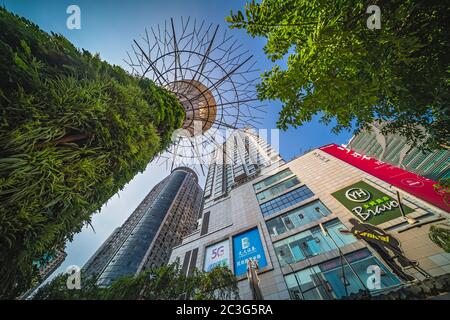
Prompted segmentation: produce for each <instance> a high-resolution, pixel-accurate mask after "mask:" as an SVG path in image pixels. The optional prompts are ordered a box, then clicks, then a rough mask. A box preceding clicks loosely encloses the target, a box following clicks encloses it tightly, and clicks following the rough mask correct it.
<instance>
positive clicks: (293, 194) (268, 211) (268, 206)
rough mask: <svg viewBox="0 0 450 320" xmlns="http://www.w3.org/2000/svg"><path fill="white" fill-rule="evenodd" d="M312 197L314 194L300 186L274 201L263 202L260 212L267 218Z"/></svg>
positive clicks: (305, 187)
mask: <svg viewBox="0 0 450 320" xmlns="http://www.w3.org/2000/svg"><path fill="white" fill-rule="evenodd" d="M313 196H314V193H312V191H311V190H309V188H308V187H307V186H301V187H299V188H297V189H295V190H292V191H289V192H288V193H285V194H283V195H281V196H279V197H277V198H275V199H272V200H269V201H267V202H264V203H263V204H261V205H260V208H261V212H262V214H263V215H264V216H269V215H272V214H274V213H276V212H279V211H281V210H283V209H285V208H288V207H290V206H292V205H294V204H296V203H299V202H302V201H303V200H306V199H308V198H311V197H313Z"/></svg>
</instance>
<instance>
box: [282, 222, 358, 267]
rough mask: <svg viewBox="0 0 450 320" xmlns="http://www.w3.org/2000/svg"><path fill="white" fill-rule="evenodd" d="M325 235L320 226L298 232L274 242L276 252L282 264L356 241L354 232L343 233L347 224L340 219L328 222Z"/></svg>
mask: <svg viewBox="0 0 450 320" xmlns="http://www.w3.org/2000/svg"><path fill="white" fill-rule="evenodd" d="M324 226H325V227H326V228H327V229H328V236H325V235H324V234H323V232H322V230H321V228H320V227H319V226H317V227H314V228H312V229H309V230H306V231H303V232H300V233H297V234H296V235H293V236H291V237H289V238H286V239H284V240H281V241H278V242H275V243H274V248H275V253H276V255H277V257H278V261H279V262H280V265H281V266H285V265H288V264H291V263H295V262H298V261H302V260H305V259H307V258H311V257H314V256H317V255H319V254H322V253H325V252H328V251H332V250H335V249H337V247H336V245H337V246H339V247H343V246H345V245H347V244H350V243H353V242H356V241H357V240H356V238H355V237H354V236H353V235H352V234H348V233H342V232H340V230H346V228H345V226H344V225H343V224H342V223H341V222H340V221H339V220H338V219H335V220H333V221H330V222H327V223H325V224H324Z"/></svg>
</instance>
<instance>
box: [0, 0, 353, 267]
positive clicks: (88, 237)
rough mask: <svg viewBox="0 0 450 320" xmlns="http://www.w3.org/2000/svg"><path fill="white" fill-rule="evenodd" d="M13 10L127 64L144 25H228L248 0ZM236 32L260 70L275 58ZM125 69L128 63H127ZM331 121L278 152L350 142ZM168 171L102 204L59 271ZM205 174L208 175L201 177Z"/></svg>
mask: <svg viewBox="0 0 450 320" xmlns="http://www.w3.org/2000/svg"><path fill="white" fill-rule="evenodd" d="M0 3H3V5H4V6H5V7H6V8H7V9H8V10H10V11H12V12H14V13H16V14H19V15H21V16H24V17H26V18H27V19H29V20H31V21H33V22H35V23H36V24H38V25H39V26H40V27H41V28H42V29H43V30H45V31H47V32H50V31H53V32H56V33H60V34H62V35H64V36H65V37H66V38H67V39H69V40H70V41H71V42H72V43H74V44H75V46H77V47H79V48H84V49H86V50H89V51H90V52H93V53H94V52H98V53H100V56H101V57H102V59H104V60H106V61H108V62H110V63H112V64H117V65H120V66H122V67H124V68H126V67H127V66H126V64H125V63H124V62H123V60H122V59H124V58H126V52H127V50H130V46H131V42H132V40H133V39H135V38H137V37H139V35H141V34H142V33H143V32H144V28H145V27H147V28H149V27H150V26H156V25H157V24H161V23H164V21H165V20H166V19H170V17H173V18H174V19H175V18H176V19H179V18H180V17H181V16H183V17H187V16H191V18H192V19H193V18H197V19H204V20H205V21H206V22H211V23H216V24H219V25H221V28H227V24H226V22H225V21H224V18H225V16H227V15H228V14H229V12H230V10H231V9H233V10H237V9H240V8H242V7H243V6H244V3H245V1H242V0H165V1H162V0H128V1H123V0H109V1H106V0H96V1H92V0H85V1H83V0H70V1H67V0H40V1H35V0H3V1H2V2H0ZM72 4H75V5H78V6H79V7H80V9H81V29H80V30H77V29H74V30H69V29H68V28H67V27H66V20H67V17H68V16H69V15H68V14H67V13H66V9H67V7H68V6H69V5H72ZM231 32H232V34H233V36H234V37H236V38H237V39H239V40H240V41H241V42H242V43H244V46H245V49H248V50H250V51H251V53H252V54H253V55H254V57H255V58H256V60H257V65H256V67H257V68H258V69H260V70H261V71H264V70H268V69H270V68H271V66H272V63H271V62H270V61H269V60H268V59H267V58H266V57H265V55H264V53H263V51H262V48H263V46H264V44H265V40H264V39H261V38H256V39H253V38H251V37H250V36H248V35H247V34H246V33H245V31H243V30H234V29H233V30H232V31H231ZM126 69H127V68H126ZM266 104H267V113H266V115H265V118H264V121H263V125H262V127H263V128H267V129H271V128H275V123H276V121H277V119H278V112H279V111H280V110H281V105H280V103H279V102H267V103H266ZM330 128H331V127H327V126H325V125H323V124H320V123H318V121H317V119H313V121H311V122H310V123H308V124H306V125H304V126H302V127H300V128H297V129H292V128H291V129H289V130H287V131H285V132H280V153H281V156H282V157H283V158H284V159H285V160H289V159H291V158H292V157H293V156H295V155H299V154H300V153H302V152H304V151H306V150H308V149H311V148H313V147H319V146H322V145H325V144H328V143H331V142H334V143H338V144H340V143H346V142H347V141H348V140H349V138H350V137H351V133H349V132H344V133H342V134H339V135H335V134H333V133H331V131H330ZM167 174H168V172H167V171H166V170H164V168H163V167H155V165H153V164H150V165H149V166H148V167H147V170H146V171H145V172H143V173H142V174H139V175H137V176H136V177H135V178H134V179H133V180H132V181H131V182H130V183H129V184H128V185H127V186H126V187H125V189H124V190H122V191H121V192H119V194H117V195H116V196H114V197H113V198H111V199H110V201H109V202H108V203H107V204H106V205H105V206H103V207H102V209H101V211H100V213H98V214H96V215H95V216H94V218H93V226H94V228H95V231H96V232H95V233H94V232H93V231H92V229H91V228H85V229H83V231H82V232H81V233H80V234H78V235H76V236H75V238H74V241H73V242H72V243H69V244H68V245H67V249H66V251H67V253H68V256H67V258H66V260H65V262H64V263H63V265H62V266H61V267H60V268H59V269H58V272H61V271H63V270H65V269H66V268H67V266H70V265H73V264H75V265H79V266H82V265H83V264H84V263H85V262H86V261H87V259H88V258H89V257H90V256H91V255H92V254H93V253H94V252H95V250H96V249H97V248H98V247H99V246H100V245H101V243H102V242H103V241H104V240H105V239H106V237H107V236H108V235H109V234H110V233H111V232H112V231H113V230H114V229H115V228H116V227H118V226H120V225H121V224H122V222H123V221H124V220H125V219H126V218H127V217H128V216H129V215H130V214H131V212H132V211H133V210H134V209H135V208H136V207H137V205H138V204H139V202H140V201H141V200H142V199H143V198H144V197H145V195H146V194H147V193H148V192H149V191H150V189H151V188H152V187H153V186H154V185H155V184H156V183H157V182H159V181H160V180H161V179H162V178H164V177H165V176H166V175H167ZM201 180H204V179H201Z"/></svg>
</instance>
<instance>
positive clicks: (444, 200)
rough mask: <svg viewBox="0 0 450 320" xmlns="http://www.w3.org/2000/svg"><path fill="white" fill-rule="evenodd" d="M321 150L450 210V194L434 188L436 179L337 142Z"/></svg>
mask: <svg viewBox="0 0 450 320" xmlns="http://www.w3.org/2000/svg"><path fill="white" fill-rule="evenodd" d="M320 150H322V151H323V152H326V153H328V154H329V155H331V156H333V157H335V158H338V159H340V160H342V161H345V162H347V163H348V164H350V165H352V166H354V167H356V168H358V169H360V170H362V171H364V172H367V173H368V174H371V175H372V176H374V177H377V178H378V179H381V180H383V181H385V182H387V183H389V184H391V185H393V186H395V187H397V188H399V189H402V190H404V191H406V192H408V193H410V194H412V195H414V196H416V197H418V198H420V199H422V200H424V201H426V202H428V203H430V204H432V205H435V206H436V207H439V208H441V209H443V210H445V211H447V212H450V205H449V203H450V199H449V197H450V196H449V195H448V194H445V192H439V191H437V190H436V189H435V188H434V186H435V185H436V184H437V182H436V181H433V180H431V179H427V178H425V177H422V176H419V175H417V174H415V173H412V172H409V171H406V170H403V169H401V168H398V167H395V166H393V165H390V164H389V163H386V162H383V161H379V160H376V159H373V158H371V157H368V156H366V155H363V154H360V153H358V152H355V151H353V150H350V149H347V148H345V147H341V146H338V145H336V144H329V145H327V146H323V147H321V148H320Z"/></svg>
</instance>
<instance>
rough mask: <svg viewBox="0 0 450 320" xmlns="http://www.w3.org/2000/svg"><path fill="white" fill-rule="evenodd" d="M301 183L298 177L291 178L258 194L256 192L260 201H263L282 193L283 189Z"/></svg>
mask: <svg viewBox="0 0 450 320" xmlns="http://www.w3.org/2000/svg"><path fill="white" fill-rule="evenodd" d="M299 183H300V180H298V179H297V177H292V178H289V179H287V180H285V181H283V182H280V183H278V184H276V185H274V186H273V187H270V188H269V189H266V190H264V191H262V192H260V193H258V194H256V198H257V199H258V202H263V201H265V200H267V199H270V198H272V197H275V196H276V195H278V194H280V193H282V192H283V191H285V190H287V189H290V188H292V187H293V186H295V185H297V184H299Z"/></svg>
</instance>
